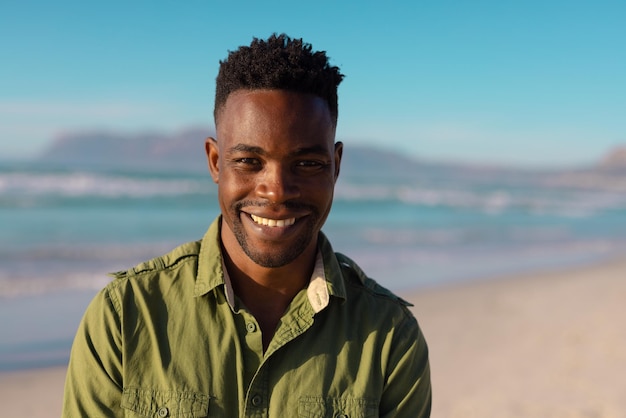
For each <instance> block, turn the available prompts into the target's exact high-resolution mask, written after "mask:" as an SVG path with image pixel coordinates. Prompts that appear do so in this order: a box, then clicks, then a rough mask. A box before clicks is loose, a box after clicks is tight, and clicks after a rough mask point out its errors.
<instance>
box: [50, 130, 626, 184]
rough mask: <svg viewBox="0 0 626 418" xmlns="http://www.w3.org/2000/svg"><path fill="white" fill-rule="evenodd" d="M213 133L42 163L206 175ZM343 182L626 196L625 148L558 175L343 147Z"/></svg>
mask: <svg viewBox="0 0 626 418" xmlns="http://www.w3.org/2000/svg"><path fill="white" fill-rule="evenodd" d="M213 135H214V132H213V131H212V130H211V129H208V128H203V127H196V128H189V129H185V130H182V131H180V132H176V133H173V134H170V135H167V134H163V133H149V132H148V133H141V134H135V135H128V134H120V133H115V132H109V131H92V132H79V133H72V134H68V135H64V136H61V137H59V138H57V139H56V140H54V141H53V142H52V144H51V145H50V146H49V147H48V148H47V149H46V150H45V151H44V152H43V153H42V154H41V156H40V160H41V161H42V162H46V163H48V164H55V165H63V166H65V167H68V168H90V169H110V168H115V169H126V170H155V171H163V170H167V171H179V172H206V170H207V163H206V157H205V152H204V141H205V139H206V137H207V136H213ZM341 172H342V174H341V177H342V178H344V179H345V178H348V179H351V180H352V181H358V182H363V183H368V182H376V181H379V180H387V181H395V180H402V181H404V182H407V181H408V182H411V183H415V182H420V181H422V180H426V179H427V180H428V181H430V182H432V181H435V182H437V181H440V182H442V183H447V182H450V181H455V180H458V179H463V180H464V181H472V182H475V183H485V184H496V183H507V184H520V185H521V184H529V183H533V184H535V185H537V184H543V185H545V186H548V187H551V186H556V187H567V188H584V189H588V188H593V189H603V190H611V191H617V192H626V146H623V147H618V148H616V149H614V150H612V151H611V152H610V153H608V154H607V156H606V157H605V158H604V159H603V160H602V161H599V162H598V163H597V164H595V165H592V166H589V167H580V168H572V169H565V170H564V169H559V170H547V169H544V170H531V169H520V168H515V167H497V166H485V165H470V164H460V163H442V162H432V161H424V160H419V159H416V158H412V157H409V156H406V155H403V154H401V153H399V152H395V151H390V150H384V149H381V148H376V147H372V146H363V145H355V144H351V143H350V142H349V141H344V152H343V159H342V163H341Z"/></svg>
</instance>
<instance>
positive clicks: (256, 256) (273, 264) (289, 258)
mask: <svg viewBox="0 0 626 418" xmlns="http://www.w3.org/2000/svg"><path fill="white" fill-rule="evenodd" d="M244 206H255V205H250V203H249V202H241V203H239V204H237V205H235V207H234V208H232V211H233V213H234V214H235V215H236V216H233V234H234V235H235V238H236V239H237V242H238V243H239V246H240V247H241V249H242V250H243V252H244V253H245V254H246V255H247V256H248V257H249V258H250V259H251V260H252V261H254V262H255V263H256V264H258V265H259V266H261V267H266V268H277V267H283V266H286V265H287V264H289V263H291V262H293V261H294V260H295V259H296V258H298V257H299V256H300V255H301V254H302V253H303V252H304V250H305V249H306V248H307V247H308V246H309V244H310V243H311V240H312V239H313V238H314V237H313V234H314V230H315V224H316V223H317V220H318V219H319V215H318V213H317V210H316V209H315V208H314V207H311V206H308V205H297V207H298V208H306V209H307V210H308V211H309V215H308V216H307V217H306V218H305V219H304V220H299V221H297V222H306V225H305V226H304V231H303V233H301V234H300V235H299V236H298V237H297V238H296V240H295V242H293V243H292V244H291V245H289V246H288V247H287V249H285V250H281V251H278V250H277V251H260V250H259V249H258V248H255V247H254V245H251V244H250V241H249V239H248V235H247V234H246V231H245V229H244V227H243V224H242V222H241V218H240V216H242V215H241V214H242V212H241V210H240V208H242V207H244ZM256 206H259V205H256ZM290 206H293V207H295V206H296V205H290ZM244 216H248V215H244Z"/></svg>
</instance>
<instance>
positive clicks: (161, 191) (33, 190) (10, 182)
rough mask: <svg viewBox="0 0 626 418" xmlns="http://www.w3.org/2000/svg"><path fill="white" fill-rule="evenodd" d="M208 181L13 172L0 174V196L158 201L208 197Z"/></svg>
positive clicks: (95, 174)
mask: <svg viewBox="0 0 626 418" xmlns="http://www.w3.org/2000/svg"><path fill="white" fill-rule="evenodd" d="M207 184H210V182H209V181H208V180H206V179H205V180H195V179H189V178H183V179H176V178H164V179H157V178H140V177H137V178H134V177H127V176H121V175H109V174H97V173H88V172H74V173H33V172H15V173H2V174H0V195H5V196H15V195H17V196H42V195H45V196H61V197H107V198H118V197H135V198H145V197H158V196H179V195H187V194H197V193H207V190H208V189H209V187H208V186H207Z"/></svg>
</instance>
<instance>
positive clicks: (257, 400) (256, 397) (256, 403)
mask: <svg viewBox="0 0 626 418" xmlns="http://www.w3.org/2000/svg"><path fill="white" fill-rule="evenodd" d="M262 402H263V399H261V395H254V396H253V397H252V405H253V406H260V405H261V403H262Z"/></svg>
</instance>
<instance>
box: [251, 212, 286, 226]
mask: <svg viewBox="0 0 626 418" xmlns="http://www.w3.org/2000/svg"><path fill="white" fill-rule="evenodd" d="M250 216H251V217H252V220H253V221H254V222H256V223H258V224H259V225H265V226H290V225H293V224H294V223H295V222H296V218H289V219H268V218H261V217H260V216H256V215H252V214H251V215H250Z"/></svg>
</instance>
